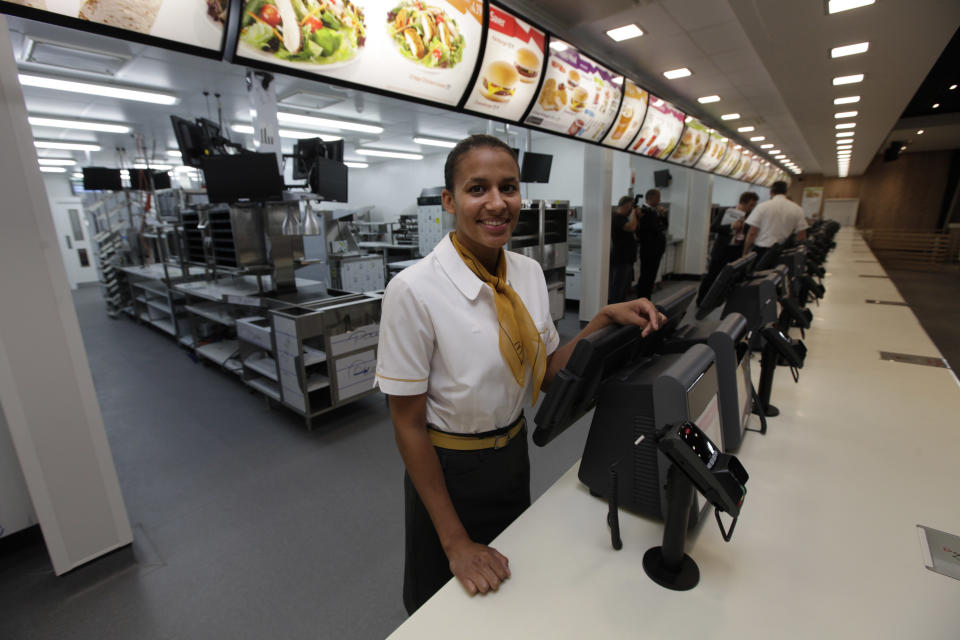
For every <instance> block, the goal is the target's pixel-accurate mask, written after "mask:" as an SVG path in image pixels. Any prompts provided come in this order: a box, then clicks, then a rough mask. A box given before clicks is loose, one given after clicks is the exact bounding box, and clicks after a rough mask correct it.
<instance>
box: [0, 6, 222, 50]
mask: <svg viewBox="0 0 960 640" xmlns="http://www.w3.org/2000/svg"><path fill="white" fill-rule="evenodd" d="M11 5H17V6H19V7H26V8H28V9H33V10H34V11H32V12H29V13H28V14H24V15H29V16H30V17H31V18H36V19H38V20H44V19H48V20H49V16H50V14H56V15H57V16H64V17H67V18H72V19H75V20H77V22H76V23H75V24H73V25H72V26H74V27H76V28H78V29H86V28H87V27H88V26H92V25H102V26H103V27H110V28H112V29H116V30H118V31H117V32H116V33H115V34H112V35H116V36H118V37H123V32H127V33H129V34H130V36H131V38H130V39H133V40H142V38H140V37H138V36H151V37H154V38H162V39H164V40H169V41H170V44H171V46H172V47H173V48H178V49H179V48H183V46H184V45H186V46H188V47H199V48H201V49H208V50H211V51H216V52H218V53H219V52H220V51H222V49H223V30H224V24H225V23H226V20H227V9H228V7H229V5H230V2H229V0H206V1H205V2H199V1H198V0H12V1H11V2H5V1H4V2H0V10H4V9H6V8H7V7H9V6H11ZM15 12H16V13H23V12H22V11H15ZM44 14H47V16H45V15H44ZM54 21H55V22H58V23H62V22H63V21H62V20H54ZM91 30H94V31H101V30H102V27H101V26H95V27H94V28H93V29H91Z"/></svg>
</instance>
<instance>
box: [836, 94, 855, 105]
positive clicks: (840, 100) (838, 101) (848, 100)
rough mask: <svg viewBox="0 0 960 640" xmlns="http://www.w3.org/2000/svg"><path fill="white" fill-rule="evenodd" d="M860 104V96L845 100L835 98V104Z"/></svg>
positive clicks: (848, 97) (849, 97)
mask: <svg viewBox="0 0 960 640" xmlns="http://www.w3.org/2000/svg"><path fill="white" fill-rule="evenodd" d="M855 102H860V96H847V97H845V98H834V99H833V104H853V103H855Z"/></svg>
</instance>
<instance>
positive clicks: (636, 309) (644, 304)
mask: <svg viewBox="0 0 960 640" xmlns="http://www.w3.org/2000/svg"><path fill="white" fill-rule="evenodd" d="M603 313H604V314H606V315H607V318H608V319H609V320H610V322H611V323H613V324H622V325H627V324H635V325H638V326H641V327H643V333H642V335H644V336H647V335H649V334H650V332H652V331H657V330H658V329H659V328H660V327H661V326H662V324H663V323H664V322H666V321H667V317H666V316H665V315H663V314H662V313H660V312H659V311H657V308H656V307H655V306H654V305H653V303H652V302H650V301H649V300H647V299H646V298H637V299H636V300H628V301H627V302H620V303H618V304H610V305H607V306H606V307H604V308H603Z"/></svg>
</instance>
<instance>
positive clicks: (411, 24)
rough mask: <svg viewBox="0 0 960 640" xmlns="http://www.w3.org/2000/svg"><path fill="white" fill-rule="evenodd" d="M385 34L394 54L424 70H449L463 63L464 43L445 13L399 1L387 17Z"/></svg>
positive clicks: (414, 1) (415, 1)
mask: <svg viewBox="0 0 960 640" xmlns="http://www.w3.org/2000/svg"><path fill="white" fill-rule="evenodd" d="M387 33H388V34H389V35H390V37H391V38H392V39H393V41H394V43H395V44H396V45H397V50H398V51H400V53H401V54H402V55H403V56H404V57H405V58H408V59H409V60H413V61H414V62H416V63H418V64H420V65H423V66H424V67H427V68H428V69H449V68H451V67H454V66H456V65H457V63H459V62H460V61H461V60H463V48H464V44H465V40H464V37H463V35H462V34H461V33H460V30H459V28H458V27H457V22H456V20H454V19H453V18H451V17H450V16H449V15H448V14H447V12H446V11H444V10H443V9H440V8H439V7H434V6H431V5H428V4H426V3H424V2H421V1H420V0H403V2H401V3H400V4H398V5H397V6H396V7H394V8H393V9H392V10H390V11H389V12H388V13H387Z"/></svg>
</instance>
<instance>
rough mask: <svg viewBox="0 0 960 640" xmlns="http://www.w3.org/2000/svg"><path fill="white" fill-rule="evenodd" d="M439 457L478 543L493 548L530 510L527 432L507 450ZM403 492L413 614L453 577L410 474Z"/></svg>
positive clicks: (406, 582) (406, 599)
mask: <svg viewBox="0 0 960 640" xmlns="http://www.w3.org/2000/svg"><path fill="white" fill-rule="evenodd" d="M436 451H437V457H438V458H439V459H440V466H441V467H442V468H443V477H444V480H445V481H446V483H447V491H448V492H449V493H450V499H451V501H452V502H453V507H454V509H456V511H457V515H458V516H459V517H460V521H461V522H462V523H463V526H464V528H466V530H467V534H468V535H469V536H470V539H471V540H473V541H474V542H477V543H480V544H490V542H492V541H493V539H494V538H496V537H497V536H498V535H500V533H502V532H503V530H504V529H506V528H507V527H508V526H509V525H510V523H511V522H513V521H514V520H516V519H517V517H518V516H519V515H520V514H521V513H523V512H524V510H526V508H527V507H529V506H530V457H529V454H528V451H527V429H526V427H524V428H523V429H522V430H521V431H520V433H519V434H518V435H517V436H516V437H515V438H514V439H513V440H511V441H510V442H509V443H508V444H507V446H505V447H503V448H502V449H482V450H480V451H453V450H450V449H441V448H439V447H437V448H436ZM403 492H404V506H405V509H404V510H405V519H406V557H405V559H404V570H403V604H404V606H405V607H406V609H407V613H410V614H412V613H413V612H414V611H416V610H417V609H419V608H420V606H421V605H422V604H423V603H425V602H426V601H427V600H429V599H430V598H431V597H432V596H433V594H435V593H436V592H437V591H439V590H440V587H442V586H443V585H444V584H446V583H447V581H448V580H450V578H452V577H453V574H452V573H451V572H450V562H449V561H448V560H447V555H446V554H445V553H444V552H443V547H442V546H440V538H439V537H438V536H437V531H436V529H434V527H433V521H432V520H430V514H429V513H427V509H426V507H425V506H424V504H423V502H422V501H421V500H420V496H419V494H417V490H416V488H415V487H414V486H413V482H412V481H411V480H410V476H409V475H408V474H407V473H406V472H404V474H403Z"/></svg>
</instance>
